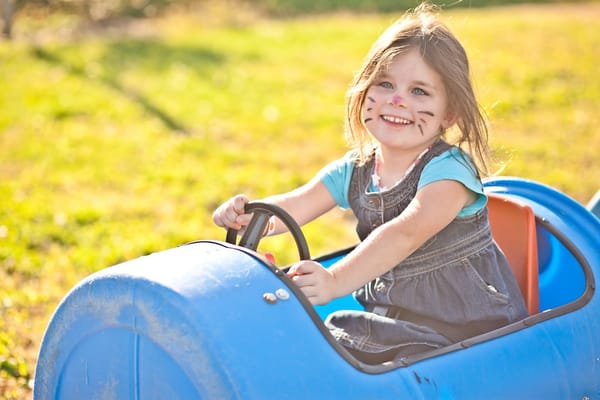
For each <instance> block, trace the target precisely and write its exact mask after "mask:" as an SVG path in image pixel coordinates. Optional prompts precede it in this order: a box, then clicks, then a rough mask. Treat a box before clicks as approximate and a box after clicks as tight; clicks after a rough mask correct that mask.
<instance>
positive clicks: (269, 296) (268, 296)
mask: <svg viewBox="0 0 600 400" xmlns="http://www.w3.org/2000/svg"><path fill="white" fill-rule="evenodd" d="M263 300H264V301H266V302H267V303H269V304H275V303H277V297H276V296H275V295H274V294H273V293H270V292H269V293H265V294H263Z"/></svg>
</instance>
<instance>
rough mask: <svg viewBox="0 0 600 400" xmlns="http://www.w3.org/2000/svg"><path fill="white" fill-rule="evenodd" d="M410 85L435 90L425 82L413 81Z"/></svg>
mask: <svg viewBox="0 0 600 400" xmlns="http://www.w3.org/2000/svg"><path fill="white" fill-rule="evenodd" d="M412 83H413V85H415V86H425V87H427V88H429V89H432V90H435V89H436V87H435V86H434V85H432V84H431V83H427V82H425V81H419V80H417V81H413V82H412Z"/></svg>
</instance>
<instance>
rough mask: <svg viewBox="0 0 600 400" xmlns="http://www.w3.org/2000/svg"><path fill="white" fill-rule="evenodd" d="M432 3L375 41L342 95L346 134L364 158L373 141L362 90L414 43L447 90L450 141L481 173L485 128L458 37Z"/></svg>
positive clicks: (484, 168) (485, 153)
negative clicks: (452, 121) (452, 125)
mask: <svg viewBox="0 0 600 400" xmlns="http://www.w3.org/2000/svg"><path fill="white" fill-rule="evenodd" d="M435 11H437V9H436V8H435V7H434V6H432V5H430V4H427V3H424V4H421V5H420V6H419V7H417V8H416V9H415V10H413V11H409V12H407V13H406V14H405V15H404V16H403V17H402V18H401V19H399V20H398V21H396V22H395V23H393V24H392V25H391V26H390V27H389V28H388V29H387V30H386V31H385V32H383V34H382V35H381V36H380V37H379V38H378V39H377V40H376V41H375V43H374V44H373V46H372V47H371V49H370V50H369V53H368V54H367V57H366V58H365V61H364V63H363V65H362V67H361V69H360V70H359V71H358V73H357V74H356V75H355V77H354V80H353V82H352V85H351V87H350V89H349V90H348V92H347V95H346V132H345V133H346V138H347V140H348V142H349V144H350V145H351V146H352V147H353V148H355V149H356V150H358V161H359V163H361V164H362V163H364V162H366V161H367V160H368V159H369V158H370V157H371V155H372V152H373V147H374V145H375V143H374V138H373V137H372V136H371V135H370V133H369V131H368V130H367V128H366V126H365V124H364V122H363V116H362V115H363V104H364V101H365V97H366V93H367V90H368V89H369V87H370V86H371V85H372V84H373V82H374V81H375V80H376V79H377V78H378V76H379V75H380V74H381V73H382V72H383V71H385V70H386V69H387V67H388V66H389V64H390V63H391V62H392V61H393V59H394V57H396V56H397V55H399V54H402V53H404V52H406V51H408V50H410V49H418V50H419V52H420V54H421V56H422V57H423V60H424V61H425V62H426V63H427V65H429V66H430V67H431V68H432V69H433V70H435V71H436V72H437V73H438V74H439V75H440V77H441V78H442V82H443V84H444V86H445V89H446V94H447V96H448V103H449V106H448V107H449V110H448V111H449V112H450V113H452V114H453V115H454V116H455V117H456V126H457V127H458V130H459V133H458V135H457V137H456V138H455V140H454V143H451V144H455V145H457V146H459V147H461V148H462V149H463V150H465V151H466V152H467V153H468V154H470V155H471V157H472V159H473V162H474V163H475V166H476V168H477V169H478V171H479V172H480V173H481V174H484V175H485V174H486V173H487V160H488V153H489V150H488V144H487V141H488V130H487V125H486V121H485V118H484V116H483V112H482V111H481V109H480V106H479V104H478V103H477V100H476V98H475V94H474V92H473V87H472V84H471V78H470V71H469V61H468V58H467V54H466V52H465V50H464V48H463V46H462V45H461V44H460V42H459V41H458V39H457V38H456V37H455V36H454V35H453V34H452V33H451V32H450V30H449V29H448V28H447V27H446V26H445V25H444V24H443V23H441V22H440V21H439V20H438V19H437V17H436V15H435Z"/></svg>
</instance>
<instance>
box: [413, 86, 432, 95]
mask: <svg viewBox="0 0 600 400" xmlns="http://www.w3.org/2000/svg"><path fill="white" fill-rule="evenodd" d="M412 92H413V94H416V95H417V96H428V95H429V93H427V92H426V91H424V90H423V89H421V88H419V87H416V88H414V89H413V90H412Z"/></svg>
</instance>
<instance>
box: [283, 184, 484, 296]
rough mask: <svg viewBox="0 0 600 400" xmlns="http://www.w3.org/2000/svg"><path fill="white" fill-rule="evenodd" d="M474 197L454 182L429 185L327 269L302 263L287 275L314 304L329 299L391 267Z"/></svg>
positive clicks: (440, 227) (346, 292) (360, 284)
mask: <svg viewBox="0 0 600 400" xmlns="http://www.w3.org/2000/svg"><path fill="white" fill-rule="evenodd" d="M474 198H475V197H474V194H473V193H472V192H471V191H470V190H468V189H467V188H466V187H465V186H463V185H462V184H461V183H460V182H458V181H453V180H442V181H436V182H433V183H430V184H428V185H426V186H424V187H423V188H421V189H420V190H419V191H418V192H417V194H416V196H415V198H414V199H413V200H412V201H411V202H410V204H409V205H408V207H407V208H406V209H405V210H404V212H402V214H400V215H399V216H398V217H396V218H394V219H392V220H391V221H389V222H387V223H385V224H383V225H381V226H380V227H378V228H377V229H375V230H374V231H373V232H372V233H371V234H370V235H369V236H368V237H367V238H366V239H365V240H364V241H363V242H361V243H360V244H359V245H358V246H357V247H356V248H355V249H354V250H353V251H352V252H350V253H349V254H348V255H347V256H346V257H344V258H343V259H342V260H340V261H338V262H337V263H336V264H334V265H333V266H332V267H331V268H329V269H328V270H327V269H325V268H322V267H321V266H320V265H319V264H317V263H315V262H312V261H301V262H300V263H297V264H295V265H294V266H293V267H292V268H291V269H290V271H289V272H288V274H289V276H291V277H292V280H293V281H294V282H295V283H296V284H297V285H298V286H299V287H300V288H301V289H302V291H303V292H304V294H305V295H306V296H307V297H308V298H309V300H310V301H311V302H312V303H313V304H325V303H328V302H329V301H330V300H332V299H334V298H336V297H341V296H344V295H346V294H348V293H350V292H352V291H354V290H356V289H358V288H360V287H361V286H363V285H365V284H366V283H367V282H369V281H371V280H373V279H375V278H376V277H378V276H380V275H382V274H384V273H385V272H387V271H389V270H390V269H392V268H393V267H394V266H396V265H397V264H398V263H400V262H401V261H402V260H404V259H405V258H407V257H408V256H409V255H410V254H412V253H413V252H414V251H415V250H416V249H418V248H419V247H420V246H422V245H423V243H425V242H426V241H427V240H428V239H429V238H431V237H432V236H433V235H435V234H436V233H438V232H439V231H441V230H442V229H443V228H444V227H446V226H447V225H448V224H449V223H450V222H451V221H452V220H453V219H454V218H456V216H457V215H458V213H459V211H460V210H461V209H462V208H463V207H465V206H466V205H468V204H470V203H471V202H472V201H473V200H474Z"/></svg>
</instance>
